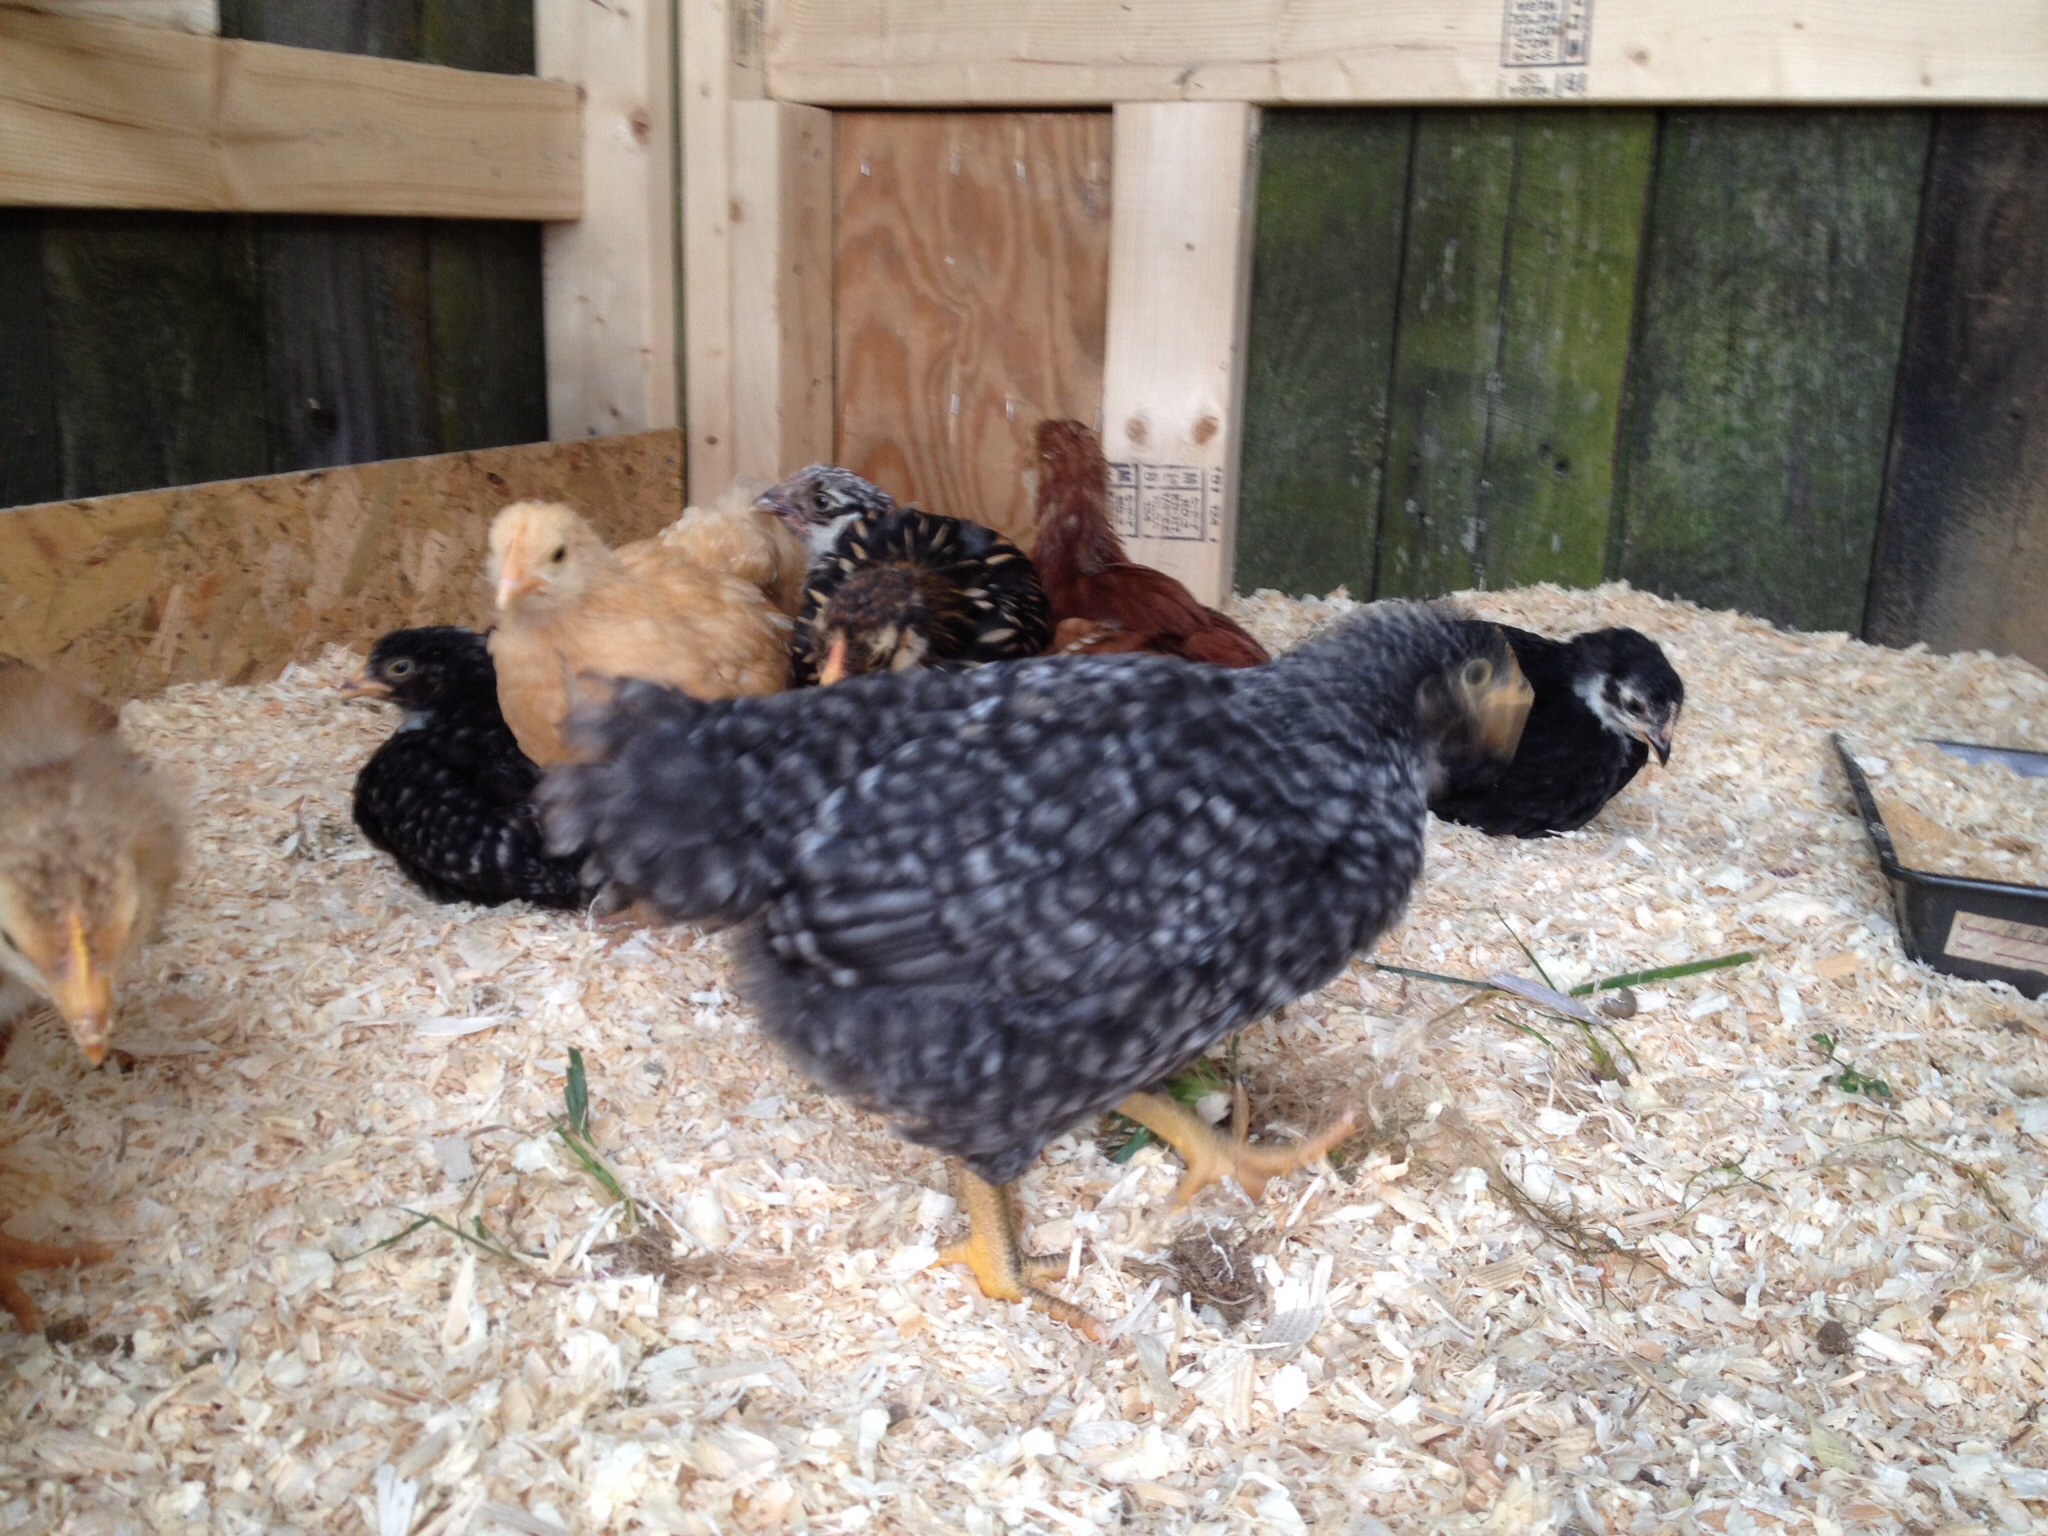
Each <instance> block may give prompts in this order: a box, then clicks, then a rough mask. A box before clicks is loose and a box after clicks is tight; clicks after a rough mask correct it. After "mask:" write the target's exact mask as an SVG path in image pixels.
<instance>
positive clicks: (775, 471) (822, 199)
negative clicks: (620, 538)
mask: <svg viewBox="0 0 2048 1536" xmlns="http://www.w3.org/2000/svg"><path fill="white" fill-rule="evenodd" d="M681 3H682V7H683V13H682V14H683V69H682V81H683V86H682V90H683V143H684V145H685V146H686V148H685V153H684V172H683V273H684V276H683V294H684V300H683V311H684V314H683V319H684V327H683V329H684V343H683V351H684V358H685V371H686V373H687V375H688V382H687V386H686V391H685V393H686V396H687V399H688V414H689V431H688V433H687V441H688V443H689V461H690V462H689V481H690V499H691V500H692V501H693V502H700V503H701V502H704V501H707V500H710V499H711V498H713V497H716V496H718V495H719V494H721V493H722V492H723V491H724V490H725V489H726V487H727V486H729V485H730V484H731V483H732V481H733V480H734V478H735V477H738V476H745V477H747V478H750V479H767V480H774V479H779V478H780V477H781V476H782V475H784V474H786V473H787V472H788V471H790V470H792V469H795V468H797V467H799V466H800V465H803V464H805V463H808V462H810V461H812V460H815V459H824V458H830V457H831V454H832V118H831V114H830V113H828V112H824V111H821V110H819V109H818V108H816V107H802V106H796V105H793V104H790V103H785V102H776V101H768V100H765V99H763V88H762V78H761V30H762V25H763V6H762V0H681Z"/></svg>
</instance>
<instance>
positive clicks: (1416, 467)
mask: <svg viewBox="0 0 2048 1536" xmlns="http://www.w3.org/2000/svg"><path fill="white" fill-rule="evenodd" d="M1516 135H1517V128H1516V114H1514V113H1512V112H1506V111H1485V112H1425V113H1422V114H1420V119H1419V121H1418V122H1417V124H1416V130H1415V165H1414V171H1413V174H1412V176H1411V178H1410V183H1409V185H1410V188H1411V190H1410V193H1409V200H1408V231H1407V250H1406V255H1405V259H1404V261H1403V270H1402V278H1401V303H1400V311H1399V320H1398V322H1397V324H1398V327H1399V329H1398V333H1397V335H1396V337H1395V341H1394V380H1393V387H1392V390H1391V392H1390V396H1391V398H1390V404H1389V415H1390V420H1389V422H1388V430H1387V473H1386V482H1385V487H1384V489H1383V491H1382V497H1383V505H1382V511H1381V515H1380V553H1379V580H1378V585H1377V591H1378V592H1379V593H1380V594H1381V595H1396V596H1413V595H1424V594H1433V593H1437V592H1448V591H1451V590H1453V589H1456V588H1460V587H1469V586H1472V585H1474V584H1475V579H1476V576H1477V571H1478V563H1477V562H1478V555H1479V482H1480V478H1481V473H1482V466H1483V463H1484V460H1485V455H1486V424H1487V416H1488V414H1489V405H1490V402H1491V399H1492V393H1491V389H1490V385H1491V384H1492V382H1493V378H1494V368H1495V364H1496V362H1497V360H1498V356H1499V351H1500V317H1501V277H1502V271H1503V266H1504V262H1505V258H1506V254H1507V227H1508V209H1509V203H1510V199H1511V198H1512V196H1513V193H1514V178H1515V140H1516Z"/></svg>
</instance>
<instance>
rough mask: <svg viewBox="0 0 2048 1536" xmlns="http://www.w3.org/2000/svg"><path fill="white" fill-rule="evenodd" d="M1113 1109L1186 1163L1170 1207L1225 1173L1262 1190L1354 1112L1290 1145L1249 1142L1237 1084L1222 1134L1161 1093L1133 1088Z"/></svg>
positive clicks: (1328, 1140) (1320, 1151)
mask: <svg viewBox="0 0 2048 1536" xmlns="http://www.w3.org/2000/svg"><path fill="white" fill-rule="evenodd" d="M1116 1112H1117V1113H1118V1114H1120V1115H1122V1116H1124V1117H1125V1118H1126V1119H1130V1120H1135V1121H1137V1122H1138V1124H1140V1125H1142V1126H1144V1127H1145V1129H1146V1130H1148V1131H1150V1132H1151V1133H1152V1134H1153V1135H1154V1136H1157V1137H1158V1138H1159V1139H1160V1140H1161V1141H1163V1142H1165V1143H1166V1144H1167V1145H1168V1146H1170V1147H1172V1148H1173V1150H1174V1151H1176V1152H1178V1153H1179V1154H1180V1155H1181V1160H1182V1161H1183V1162H1185V1163H1186V1164H1187V1165H1188V1171H1187V1172H1186V1173H1185V1174H1183V1175H1182V1176H1181V1181H1180V1188H1179V1189H1177V1190H1175V1191H1174V1196H1173V1203H1174V1206H1175V1208H1176V1209H1179V1208H1182V1207H1185V1206H1186V1205H1187V1204H1188V1203H1189V1202H1190V1201H1192V1200H1193V1199H1194V1198H1195V1196H1196V1195H1197V1194H1199V1193H1200V1192H1201V1191H1202V1190H1203V1189H1204V1188H1206V1187H1207V1186H1208V1185H1211V1184H1216V1183H1220V1182H1221V1181H1222V1180H1223V1178H1224V1176H1225V1175H1229V1176H1230V1177H1232V1178H1234V1179H1236V1180H1237V1182H1238V1184H1239V1185H1240V1186H1241V1187H1242V1188H1243V1190H1244V1192H1245V1193H1246V1194H1248V1195H1250V1196H1251V1197H1252V1199H1254V1200H1258V1199H1260V1198H1262V1197H1263V1196H1264V1195H1265V1193H1266V1181H1267V1180H1269V1179H1277V1178H1278V1177H1280V1175H1282V1174H1284V1173H1292V1172H1294V1170H1295V1169H1297V1168H1303V1167H1306V1166H1307V1165H1308V1164H1310V1163H1312V1162H1314V1161H1315V1160H1316V1159H1317V1158H1319V1157H1322V1156H1323V1155H1324V1154H1325V1153H1327V1152H1328V1151H1329V1150H1330V1149H1331V1148H1332V1147H1334V1146H1337V1145H1338V1144H1339V1143H1341V1142H1343V1141H1345V1140H1347V1139H1348V1138H1349V1137H1350V1136H1351V1134H1352V1133H1353V1132H1354V1131H1356V1130H1357V1129H1358V1117H1357V1116H1356V1115H1355V1114H1353V1113H1352V1112H1351V1111H1350V1110H1346V1111H1345V1112H1344V1113H1343V1114H1342V1115H1340V1116H1339V1117H1338V1118H1337V1120H1336V1122H1335V1123H1334V1124H1332V1125H1330V1126H1327V1127H1325V1128H1324V1129H1323V1130H1321V1131H1319V1132H1317V1133H1316V1134H1315V1135H1313V1136H1311V1137H1309V1139H1308V1140H1306V1141H1301V1142H1296V1143H1295V1144H1294V1145H1293V1146H1291V1147H1254V1146H1251V1145H1249V1144H1248V1142H1247V1140H1246V1136H1247V1128H1246V1121H1247V1119H1248V1106H1247V1105H1246V1102H1245V1097H1244V1090H1243V1089H1242V1088H1239V1089H1238V1090H1237V1091H1236V1094H1235V1097H1234V1102H1233V1106H1232V1109H1231V1116H1230V1123H1231V1134H1230V1135H1228V1136H1225V1135H1224V1134H1223V1133H1222V1132H1220V1131H1218V1130H1217V1129H1216V1128H1215V1127H1214V1126H1212V1125H1210V1124H1209V1123H1208V1122H1207V1121H1205V1120H1203V1119H1202V1117H1201V1116H1200V1115H1197V1114H1196V1113H1195V1112H1194V1111H1193V1110H1191V1109H1189V1108H1188V1107H1187V1106H1186V1105H1185V1104H1182V1103H1181V1102H1179V1101H1178V1100H1177V1099H1172V1098H1168V1097H1167V1096H1166V1095H1165V1094H1161V1093H1134V1094H1132V1095H1131V1096H1130V1097H1129V1098H1127V1099H1125V1100H1124V1101H1123V1103H1121V1104H1119V1105H1117V1107H1116Z"/></svg>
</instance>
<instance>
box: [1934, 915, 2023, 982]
mask: <svg viewBox="0 0 2048 1536" xmlns="http://www.w3.org/2000/svg"><path fill="white" fill-rule="evenodd" d="M1942 953H1943V954H1947V955H1954V956H1955V957H1956V958H1957V959H1958V960H1977V961H1981V962H1983V963H1984V964H1986V965H2006V966H2011V967H2012V968H2013V969H2014V970H2018V971H2039V972H2041V973H2042V974H2043V975H2048V928H2036V927H2035V926H2034V925H2033V924H2032V923H2013V922H2007V921H2006V920H2005V919H2004V918H1999V917H1986V916H1984V915H1983V914H1982V913H1981V912H1958V913H1957V914H1956V918H1955V921H1954V922H1953V923H1951V924H1949V930H1948V943H1946V944H1944V945H1943V946H1942Z"/></svg>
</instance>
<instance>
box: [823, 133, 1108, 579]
mask: <svg viewBox="0 0 2048 1536" xmlns="http://www.w3.org/2000/svg"><path fill="white" fill-rule="evenodd" d="M837 129H838V145H837V156H836V159H837V169H836V174H835V201H836V205H837V212H838V225H837V232H836V235H835V244H836V249H837V260H836V263H835V268H836V272H835V282H834V289H835V303H836V308H837V321H836V324H837V331H838V359H837V373H838V396H839V404H838V431H837V439H838V448H837V457H838V458H839V460H840V461H841V462H843V463H845V464H848V465H850V466H852V467H853V468H854V469H857V470H859V471H860V472H861V473H862V474H865V475H868V476H870V477H871V478H873V479H874V480H876V481H877V482H878V483H880V484H881V485H883V486H884V487H886V488H887V489H888V490H889V491H890V492H891V493H892V494H893V495H895V496H897V497H898V498H900V499H904V500H910V499H915V500H917V501H919V502H921V503H922V504H923V505H924V506H926V507H927V508H929V509H930V510H932V511H935V512H944V513H948V514H951V515H954V516H958V517H967V518H972V519H973V520H975V521H976V522H981V523H985V524H987V525H988V526H990V527H992V528H996V529H999V530H1000V531H1002V532H1003V533H1005V534H1008V535H1009V536H1010V537H1012V538H1016V539H1021V540H1028V539H1029V538H1030V536H1031V532H1032V526H1033V511H1032V505H1031V500H1030V497H1029V495H1028V493H1027V492H1026V489H1025V485H1024V480H1023V475H1022V469H1023V463H1024V453H1025V449H1026V447H1027V445H1028V442H1029V437H1030V433H1031V430H1032V426H1033V424H1034V423H1035V422H1036V421H1037V420H1038V419H1039V418H1040V417H1044V416H1071V417H1074V418H1076V419H1077V420H1080V421H1084V422H1087V423H1088V424H1090V425H1091V426H1092V425H1095V424H1096V414H1097V411H1098V409H1099V407H1100V405H1101V401H1102V356H1103V340H1104V326H1105V306H1106V303H1107V294H1108V282H1109V227H1110V201H1109V179H1110V120H1109V116H1108V115H1107V114H1106V113H1032V114H1002V113H931V114H897V113H863V112H852V113H845V114H841V115H840V116H839V118H838V121H837Z"/></svg>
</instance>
